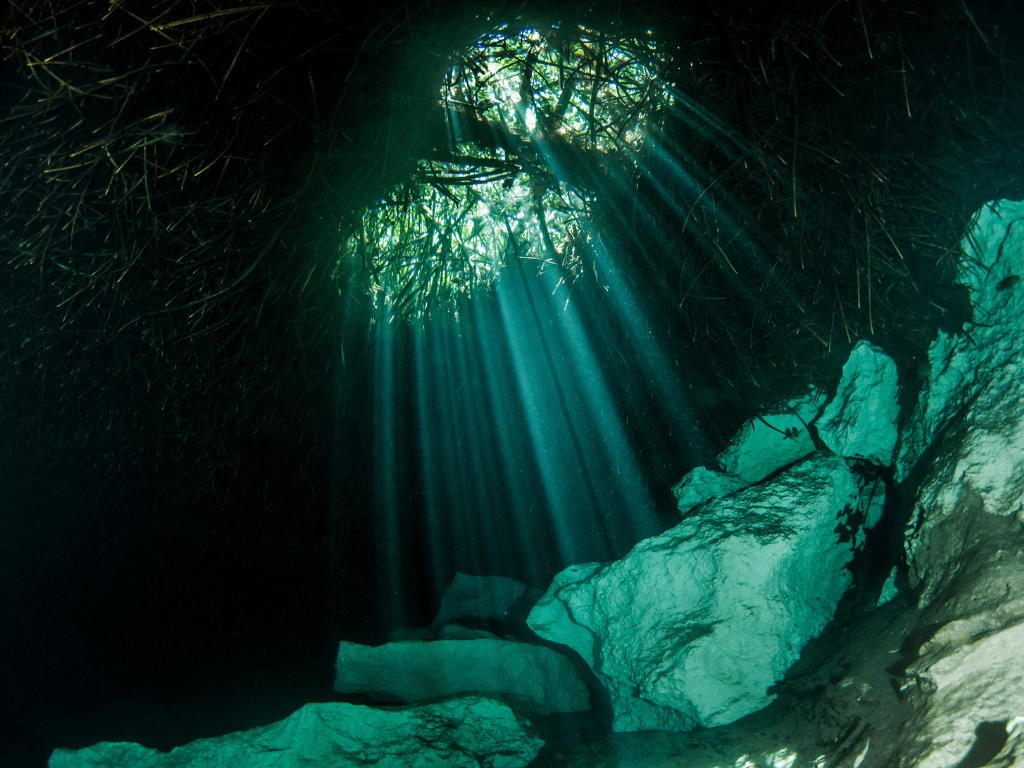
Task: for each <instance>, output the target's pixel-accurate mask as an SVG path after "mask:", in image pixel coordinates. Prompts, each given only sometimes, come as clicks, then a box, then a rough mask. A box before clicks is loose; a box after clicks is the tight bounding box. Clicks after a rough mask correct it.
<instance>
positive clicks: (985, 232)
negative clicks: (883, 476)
mask: <svg viewBox="0 0 1024 768" xmlns="http://www.w3.org/2000/svg"><path fill="white" fill-rule="evenodd" d="M1022 222H1024V202H1009V201H1006V200H1002V201H999V202H991V203H988V204H987V205H985V206H984V207H983V208H982V209H981V210H980V211H979V212H978V213H977V214H975V216H974V222H973V226H972V228H971V231H970V232H969V234H968V235H967V237H965V238H964V240H963V243H962V247H963V250H964V254H965V255H964V258H962V259H961V260H960V266H959V268H958V282H959V283H960V284H962V285H965V286H967V288H968V290H969V291H970V296H971V303H972V304H973V306H974V320H975V323H976V324H971V323H968V324H967V326H966V327H965V330H966V331H967V333H965V334H963V335H958V336H953V337H951V336H949V335H947V334H946V333H945V332H944V331H941V330H940V331H939V334H938V338H937V339H936V340H935V342H933V343H932V345H931V347H930V348H929V350H928V362H929V365H930V373H929V376H928V379H927V381H926V382H925V384H924V388H923V389H922V392H921V395H920V398H919V400H918V404H917V407H916V409H915V411H914V416H913V419H912V420H911V424H910V426H909V427H908V429H907V431H906V433H905V434H904V435H902V436H901V437H900V447H899V452H898V458H897V462H896V479H897V481H900V482H902V481H903V480H904V479H906V477H907V476H908V475H909V474H910V471H911V470H912V469H913V468H914V465H915V464H916V463H917V461H918V459H920V458H921V456H922V454H923V453H924V451H925V450H926V449H927V448H928V446H930V445H931V444H932V442H933V441H934V438H935V436H936V435H937V434H938V433H939V432H940V430H942V428H943V427H945V426H946V424H947V423H948V422H949V420H950V419H951V418H952V416H953V415H954V414H956V413H957V412H958V411H960V410H961V409H963V408H965V407H967V406H969V405H970V404H971V403H972V402H973V399H974V398H975V397H976V396H977V394H978V392H979V390H981V389H982V388H983V387H991V386H993V385H995V386H996V387H997V388H1005V387H1007V386H1008V385H1009V384H1010V383H1011V382H1014V381H1019V380H1020V379H1021V376H1022V361H1021V354H1020V350H1021V346H1020V345H1021V332H1022V328H1021V319H1022V318H1024V284H1021V283H1016V284H1013V278H1014V277H1017V276H1020V275H1024V223H1022Z"/></svg>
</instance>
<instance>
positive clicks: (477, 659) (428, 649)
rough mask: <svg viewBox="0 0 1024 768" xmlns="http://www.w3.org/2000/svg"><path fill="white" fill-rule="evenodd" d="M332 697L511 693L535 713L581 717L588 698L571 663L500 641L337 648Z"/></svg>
mask: <svg viewBox="0 0 1024 768" xmlns="http://www.w3.org/2000/svg"><path fill="white" fill-rule="evenodd" d="M334 690H336V691H338V692H339V693H386V694H390V695H393V696H398V697H399V698H401V699H404V700H405V701H408V702H417V701H424V700H427V699H436V698H439V697H442V696H454V695H458V694H466V693H482V694H490V695H501V694H511V695H513V696H518V697H520V698H523V699H525V700H527V701H529V702H531V703H532V704H533V705H535V706H536V707H538V708H539V709H541V710H542V711H543V712H546V713H552V712H584V711H587V710H589V709H590V708H591V707H590V692H589V691H588V690H587V686H586V684H585V683H584V682H583V679H582V678H581V677H580V675H579V672H577V671H576V668H575V667H573V666H572V664H571V662H570V661H569V660H568V659H567V658H566V657H565V656H564V655H563V654H561V653H559V652H558V651H555V650H552V649H551V648H546V647H543V646H537V645H531V644H529V643H520V642H515V641H511V640H501V639H497V638H494V639H476V640H435V641H421V640H408V641H404V642H399V643H387V644H385V645H380V646H376V647H373V646H368V645H357V644H356V643H345V642H342V643H340V644H339V645H338V657H337V660H336V661H335V678H334Z"/></svg>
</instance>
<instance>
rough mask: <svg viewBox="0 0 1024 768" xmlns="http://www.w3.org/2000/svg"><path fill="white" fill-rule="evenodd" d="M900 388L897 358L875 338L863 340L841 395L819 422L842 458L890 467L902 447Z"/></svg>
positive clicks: (822, 434) (852, 354)
mask: <svg viewBox="0 0 1024 768" xmlns="http://www.w3.org/2000/svg"><path fill="white" fill-rule="evenodd" d="M898 392H899V384H898V382H897V377H896V363H894V362H893V360H892V358H891V357H889V356H888V355H887V354H885V353H884V352H883V351H882V350H880V349H879V348H878V347H876V346H875V345H874V344H871V343H870V342H867V341H859V342H857V344H856V346H855V347H854V348H853V351H852V352H850V357H849V359H848V360H847V361H846V364H845V365H844V366H843V377H842V379H841V380H840V382H839V388H838V390H837V392H836V396H835V397H834V398H833V399H832V401H831V402H829V404H828V405H827V406H825V412H824V413H823V414H822V415H821V418H820V419H819V420H818V422H817V425H816V426H817V429H818V436H819V437H820V438H821V440H822V442H823V443H825V445H827V446H828V447H829V448H830V449H832V450H833V451H835V452H836V453H837V454H839V455H840V456H845V457H846V458H851V459H852V458H856V459H867V460H868V461H872V462H874V463H875V464H879V465H881V466H884V467H887V466H889V464H891V463H892V455H893V451H894V450H895V449H896V423H897V419H898V418H899V414H900V407H899V402H898V401H897V395H898Z"/></svg>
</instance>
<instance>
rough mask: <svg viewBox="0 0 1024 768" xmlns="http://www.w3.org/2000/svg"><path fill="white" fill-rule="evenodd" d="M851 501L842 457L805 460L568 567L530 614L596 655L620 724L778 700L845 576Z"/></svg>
mask: <svg viewBox="0 0 1024 768" xmlns="http://www.w3.org/2000/svg"><path fill="white" fill-rule="evenodd" d="M857 501H858V499H857V485H856V481H855V479H854V477H853V475H852V474H851V472H850V470H849V468H848V467H847V465H846V462H845V461H844V460H843V459H842V458H840V457H837V456H826V455H815V456H811V457H809V458H807V459H805V460H804V461H802V462H800V463H798V464H796V465H794V466H792V467H790V468H789V469H787V470H785V471H784V472H782V473H780V474H779V475H778V476H777V477H775V478H774V479H773V480H771V481H770V482H768V483H765V484H763V485H759V486H754V487H751V488H748V489H746V490H744V491H741V492H739V493H736V494H733V495H732V496H729V497H726V498H723V499H717V500H715V501H712V502H709V503H708V504H706V505H705V506H703V507H701V508H700V509H698V510H696V511H694V512H693V513H692V514H691V515H690V516H688V517H687V518H686V519H685V520H684V521H683V522H682V523H680V524H679V525H677V526H676V527H674V528H672V529H671V530H669V531H667V532H665V533H664V534H662V535H660V536H655V537H653V538H650V539H646V540H645V541H642V542H640V543H639V544H638V545H637V546H636V547H634V549H633V550H632V551H631V552H630V553H629V554H628V555H627V556H626V557H625V558H623V559H622V560H618V561H616V562H612V563H604V564H601V563H590V564H586V565H577V566H572V567H570V568H567V569H566V570H564V571H562V572H561V573H560V574H559V575H558V576H556V577H555V580H554V582H553V583H552V585H551V587H550V588H549V589H548V591H547V593H546V594H545V596H544V597H543V598H541V600H540V602H539V603H538V604H537V605H536V607H535V608H534V609H533V611H532V612H531V613H530V617H529V619H528V622H527V623H528V624H529V626H530V628H531V629H533V630H534V631H535V632H536V633H537V634H538V635H539V636H541V637H543V638H545V639H547V640H551V641H553V642H556V643H562V644H564V645H567V646H569V647H570V648H572V649H574V650H575V651H576V652H578V653H579V654H580V655H581V656H582V657H583V659H584V660H585V661H586V662H587V663H588V664H589V665H590V667H591V668H592V669H593V670H594V673H595V674H596V675H597V678H598V680H600V681H601V682H602V683H603V684H604V685H605V686H606V687H607V689H608V691H609V693H610V695H611V704H612V709H613V716H614V721H613V729H614V730H616V731H639V730H690V729H694V728H699V727H705V728H710V727H714V726H718V725H723V724H725V723H730V722H732V721H734V720H737V719H739V718H741V717H743V716H744V715H747V714H750V713H751V712H754V711H756V710H758V709H761V708H762V707H764V706H765V705H767V704H768V703H769V702H770V701H772V699H773V698H774V696H773V695H770V694H769V693H768V688H769V687H770V686H771V685H772V684H773V683H775V682H776V681H777V680H779V679H780V678H781V677H782V676H783V674H784V673H785V671H786V669H787V668H788V667H789V666H790V665H791V664H792V663H793V662H794V661H796V659H797V657H798V656H799V654H800V649H801V648H802V647H803V646H804V644H805V643H806V642H807V641H808V640H809V639H810V638H812V637H815V636H816V635H817V634H818V633H819V632H821V630H822V629H823V628H824V626H825V625H826V624H827V623H828V621H829V620H830V619H831V617H832V614H833V613H834V611H835V607H836V604H837V603H838V601H839V599H840V597H842V595H843V592H844V591H845V590H846V588H847V587H848V586H849V585H850V583H851V576H850V573H849V571H848V570H847V569H846V565H847V564H848V563H849V562H850V560H851V559H852V557H853V544H852V532H851V531H850V530H848V528H847V526H846V525H845V523H844V516H848V515H850V514H851V512H852V511H853V510H854V509H855V508H856V505H857ZM837 523H838V525H837Z"/></svg>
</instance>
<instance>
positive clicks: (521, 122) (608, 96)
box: [336, 25, 670, 320]
mask: <svg viewBox="0 0 1024 768" xmlns="http://www.w3.org/2000/svg"><path fill="white" fill-rule="evenodd" d="M666 65H667V57H666V56H665V55H664V54H660V53H659V52H658V51H657V49H656V48H655V46H654V44H653V41H652V40H651V39H650V36H649V35H648V36H647V38H646V39H642V40H641V39H611V38H608V37H607V36H605V35H603V34H600V33H597V32H593V31H590V30H587V29H584V28H582V27H578V26H570V27H565V28H563V27H559V26H552V27H549V28H547V29H544V30H539V29H534V28H529V27H520V26H510V25H504V26H502V27H500V28H498V29H497V30H495V31H494V32H492V33H489V34H487V35H484V36H483V37H482V38H480V39H479V40H478V41H477V42H476V43H475V44H474V45H473V46H471V47H470V48H469V49H468V50H467V51H466V52H465V53H464V55H463V56H462V57H461V58H460V60H459V61H458V62H457V63H456V64H455V66H454V67H452V69H451V70H450V71H449V72H448V73H447V76H446V78H445V82H444V85H443V87H442V90H441V93H440V107H441V110H442V115H443V119H444V126H445V128H444V136H445V139H444V145H443V146H437V147H433V148H432V156H431V157H428V158H425V159H422V160H420V161H419V162H418V163H417V166H416V172H415V174H414V177H413V178H412V179H411V180H409V181H408V182H406V183H404V184H400V185H399V186H397V187H395V188H393V189H392V190H391V191H390V192H389V193H388V194H386V195H385V196H384V197H383V198H382V199H381V200H379V201H378V202H377V203H375V204H374V205H372V206H369V207H368V208H367V209H366V210H365V211H364V212H363V215H362V217H361V221H360V223H359V227H358V231H357V232H355V233H354V234H353V235H352V236H351V237H350V238H349V240H348V241H347V242H346V244H345V246H344V248H343V250H342V255H341V260H340V262H339V269H338V270H337V272H336V276H338V277H340V276H341V275H342V274H345V273H346V270H347V268H348V267H349V266H350V265H351V263H352V261H353V260H355V261H356V263H357V264H358V267H359V269H360V270H361V271H362V273H363V274H364V275H365V276H366V277H367V280H366V283H367V285H368V287H369V290H370V293H371V295H372V297H373V300H374V304H375V306H376V307H377V310H378V315H379V314H380V313H381V312H383V313H384V316H385V317H387V318H388V319H389V320H393V319H396V318H406V319H408V318H419V317H423V316H425V315H429V314H432V313H434V312H437V311H441V312H452V311H454V310H455V308H456V307H457V305H458V302H459V300H460V299H462V298H465V297H469V296H472V295H473V294H474V293H476V292H478V291H481V290H486V289H487V288H488V287H489V286H490V285H491V284H492V283H493V281H494V279H495V278H496V277H497V275H498V274H499V273H500V271H501V269H502V267H503V266H504V265H505V264H506V263H507V261H508V259H509V258H511V257H513V256H512V254H513V253H515V254H518V256H519V257H522V258H527V259H530V260H532V261H534V262H535V263H536V264H537V265H539V266H540V268H543V267H544V266H545V265H552V266H557V267H559V268H563V269H568V270H569V271H570V272H578V271H579V270H580V269H582V268H583V265H582V263H581V260H580V258H579V251H578V250H573V249H571V248H569V249H568V252H570V253H571V254H572V255H573V258H572V259H569V260H566V259H564V258H563V254H565V253H566V252H567V244H568V242H569V239H570V236H569V232H570V229H571V228H572V227H573V225H574V224H575V223H577V222H578V221H579V220H580V219H581V218H582V217H586V216H587V215H588V212H589V209H590V201H591V200H592V198H593V196H594V190H592V189H589V188H588V186H587V184H586V181H585V177H586V173H585V171H581V168H584V167H585V166H586V164H587V163H593V162H616V163H621V162H623V159H624V156H625V152H626V151H628V152H630V153H636V152H637V151H639V149H640V146H641V143H642V142H643V138H644V135H645V132H646V129H647V126H648V123H649V121H650V120H651V119H652V117H653V116H658V115H660V114H661V113H662V111H663V110H664V108H665V107H666V106H667V104H668V103H669V102H670V97H669V92H668V90H667V89H666V87H665V86H664V84H663V83H662V82H661V81H660V80H659V79H658V76H657V72H658V69H659V68H660V67H663V66H666ZM510 237H514V238H515V239H516V243H515V247H512V244H511V243H510V242H509V238H510ZM342 267H344V268H345V269H342Z"/></svg>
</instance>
